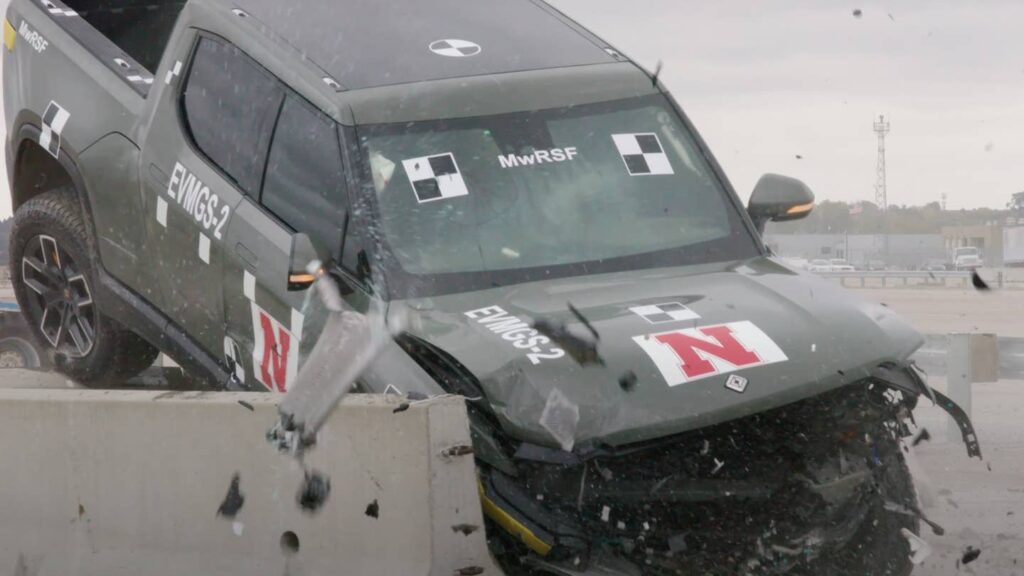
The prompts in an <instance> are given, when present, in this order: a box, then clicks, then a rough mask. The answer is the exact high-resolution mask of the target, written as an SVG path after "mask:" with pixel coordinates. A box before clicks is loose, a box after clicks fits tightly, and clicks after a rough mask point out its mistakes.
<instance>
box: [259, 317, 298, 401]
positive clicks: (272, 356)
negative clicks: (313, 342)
mask: <svg viewBox="0 0 1024 576" xmlns="http://www.w3.org/2000/svg"><path fill="white" fill-rule="evenodd" d="M260 329H261V330H262V331H263V362H262V363H261V364H260V376H262V379H261V381H262V382H263V384H264V385H265V386H267V387H269V388H270V389H271V390H277V391H278V392H284V391H285V384H286V380H287V374H288V348H290V347H291V344H292V343H291V340H292V339H291V335H289V334H288V332H287V331H286V330H285V329H284V328H278V330H277V334H275V333H274V322H273V321H271V319H270V317H269V316H267V315H266V314H263V313H261V314H260Z"/></svg>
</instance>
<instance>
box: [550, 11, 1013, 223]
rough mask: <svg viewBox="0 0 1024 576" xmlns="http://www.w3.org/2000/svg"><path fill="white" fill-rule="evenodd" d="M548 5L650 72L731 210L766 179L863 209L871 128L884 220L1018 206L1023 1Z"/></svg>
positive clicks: (869, 193) (871, 160) (869, 196)
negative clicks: (779, 177)
mask: <svg viewBox="0 0 1024 576" xmlns="http://www.w3.org/2000/svg"><path fill="white" fill-rule="evenodd" d="M552 2H553V4H555V5H556V6H558V7H559V8H560V9H562V10H564V11H565V12H566V13H568V14H569V15H570V16H572V17H574V18H575V19H577V20H579V21H580V22H581V23H583V24H584V25H585V26H587V27H589V28H591V29H592V30H594V31H595V32H596V33H597V34H599V35H600V36H602V37H604V38H605V39H606V40H608V41H609V42H612V43H613V44H615V45H616V47H617V48H619V49H620V50H622V51H623V52H625V53H627V54H628V55H629V56H631V57H632V58H634V59H636V60H638V61H639V62H640V63H641V64H643V65H644V66H646V67H648V68H649V69H653V68H654V66H655V64H656V62H657V61H658V60H659V59H660V60H661V61H662V62H663V64H664V68H663V72H662V79H663V82H664V83H665V84H666V86H667V87H668V88H669V89H670V90H671V91H672V92H673V94H674V95H675V97H676V99H677V100H678V101H679V103H680V105H681V106H682V107H683V109H684V110H686V112H687V114H688V115H689V116H690V117H691V119H692V120H693V121H694V123H695V124H696V125H697V128H698V129H699V130H700V132H701V134H702V135H703V136H704V137H705V139H706V140H707V141H708V143H709V145H710V146H711V149H712V151H713V152H714V154H715V156H716V157H717V158H718V160H719V161H720V162H721V163H722V165H723V167H724V168H725V171H726V173H727V174H728V175H729V178H730V179H731V180H732V183H733V185H734V186H735V187H736V189H737V191H738V192H739V194H740V196H741V197H743V198H744V199H746V198H747V196H749V193H750V190H751V189H752V188H753V185H754V183H755V182H756V181H757V178H758V177H759V176H760V175H761V174H763V173H764V172H778V173H782V174H787V175H790V176H795V177H797V178H801V179H803V180H804V181H805V182H807V184H808V185H810V186H811V188H812V189H813V190H814V191H815V193H816V195H817V197H818V198H819V199H829V200H845V201H856V200H874V194H875V191H874V183H875V161H876V156H877V139H876V136H875V134H874V132H873V131H872V122H873V119H874V118H875V117H877V116H878V115H879V114H885V115H886V116H887V117H888V118H889V119H890V120H891V132H890V134H889V136H888V139H887V140H886V147H887V150H888V153H887V162H888V183H889V186H888V189H889V203H890V204H924V203H927V202H931V201H938V200H939V198H940V195H941V194H942V193H946V195H947V198H948V200H947V206H948V207H949V208H951V209H953V208H961V207H978V206H989V207H996V208H1001V207H1004V206H1005V204H1006V202H1007V201H1009V198H1010V194H1012V193H1014V192H1019V191H1021V190H1024V1H1020V0H1007V1H993V0H986V1H985V2H966V1H962V0H944V1H943V0H901V1H900V2H843V1H835V0H817V1H810V0H807V1H793V0H787V1H785V2H782V1H768V0H757V1H748V2H739V1H735V2H730V1H718V0H715V1H700V2H695V1H690V0H631V1H623V0H552ZM855 9H860V11H861V16H860V17H859V18H857V17H855V16H854V15H853V12H854V10H855ZM890 15H891V17H890ZM797 155H800V156H802V157H803V159H802V160H798V159H797V158H796V156H797Z"/></svg>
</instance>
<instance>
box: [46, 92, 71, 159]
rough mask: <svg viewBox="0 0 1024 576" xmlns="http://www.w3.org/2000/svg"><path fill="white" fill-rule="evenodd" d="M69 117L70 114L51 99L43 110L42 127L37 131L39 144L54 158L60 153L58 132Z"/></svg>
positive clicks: (62, 128)
mask: <svg viewBox="0 0 1024 576" xmlns="http://www.w3.org/2000/svg"><path fill="white" fill-rule="evenodd" d="M69 118H71V114H70V113H69V112H68V111H67V110H65V109H63V108H61V106H60V104H57V103H56V102H54V101H52V100H51V101H50V104H49V105H48V106H47V107H46V111H45V112H43V128H42V131H40V133H39V145H40V146H42V147H43V148H45V149H46V151H47V152H49V153H50V154H51V155H52V156H53V157H54V158H57V157H58V156H59V155H60V134H61V132H62V131H63V130H64V125H65V124H67V123H68V119H69Z"/></svg>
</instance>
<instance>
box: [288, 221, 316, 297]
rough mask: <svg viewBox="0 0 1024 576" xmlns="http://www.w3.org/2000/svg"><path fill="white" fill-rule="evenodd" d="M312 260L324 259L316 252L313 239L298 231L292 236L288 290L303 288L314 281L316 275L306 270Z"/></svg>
mask: <svg viewBox="0 0 1024 576" xmlns="http://www.w3.org/2000/svg"><path fill="white" fill-rule="evenodd" d="M313 261H320V262H323V261H324V259H323V257H322V256H321V255H320V253H319V252H317V249H316V247H315V246H313V241H312V240H310V239H309V236H308V235H306V234H304V233H302V232H299V233H298V234H295V235H294V236H292V254H291V259H290V260H289V263H288V290H291V291H298V290H305V289H307V288H309V287H310V286H312V285H313V282H316V275H315V274H312V273H310V272H309V270H307V268H308V267H309V263H310V262H313Z"/></svg>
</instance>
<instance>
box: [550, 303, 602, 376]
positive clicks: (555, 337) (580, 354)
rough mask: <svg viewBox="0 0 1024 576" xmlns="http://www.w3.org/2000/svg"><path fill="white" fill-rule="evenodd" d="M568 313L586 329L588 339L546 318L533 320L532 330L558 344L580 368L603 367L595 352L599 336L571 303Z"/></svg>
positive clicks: (599, 355) (558, 322)
mask: <svg viewBox="0 0 1024 576" xmlns="http://www.w3.org/2000/svg"><path fill="white" fill-rule="evenodd" d="M569 312H571V313H572V315H573V316H574V317H575V318H576V320H578V321H579V322H580V324H582V325H583V326H584V328H586V329H587V331H588V332H589V336H590V337H589V338H588V337H586V336H581V335H579V334H576V333H574V332H573V331H572V330H570V329H569V327H568V326H567V325H566V324H565V323H564V322H562V321H555V320H548V319H546V318H540V319H538V320H535V321H534V322H533V328H534V329H535V330H537V331H538V332H540V333H541V334H543V335H545V336H547V337H548V338H550V339H551V341H552V342H554V343H556V344H558V345H559V346H560V347H561V348H562V349H563V350H565V353H566V354H568V355H569V356H570V357H571V358H572V359H573V360H575V361H576V362H577V363H578V364H579V365H580V366H586V365H588V364H596V365H598V366H604V365H605V363H604V358H602V357H601V354H600V353H598V351H597V343H598V342H599V341H600V340H601V335H600V334H599V333H598V332H597V330H596V329H595V328H594V326H593V325H592V324H591V323H590V321H589V320H587V318H586V317H585V316H583V314H582V313H581V312H580V311H579V310H577V309H576V307H575V306H573V305H572V303H571V302H570V303H569Z"/></svg>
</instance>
